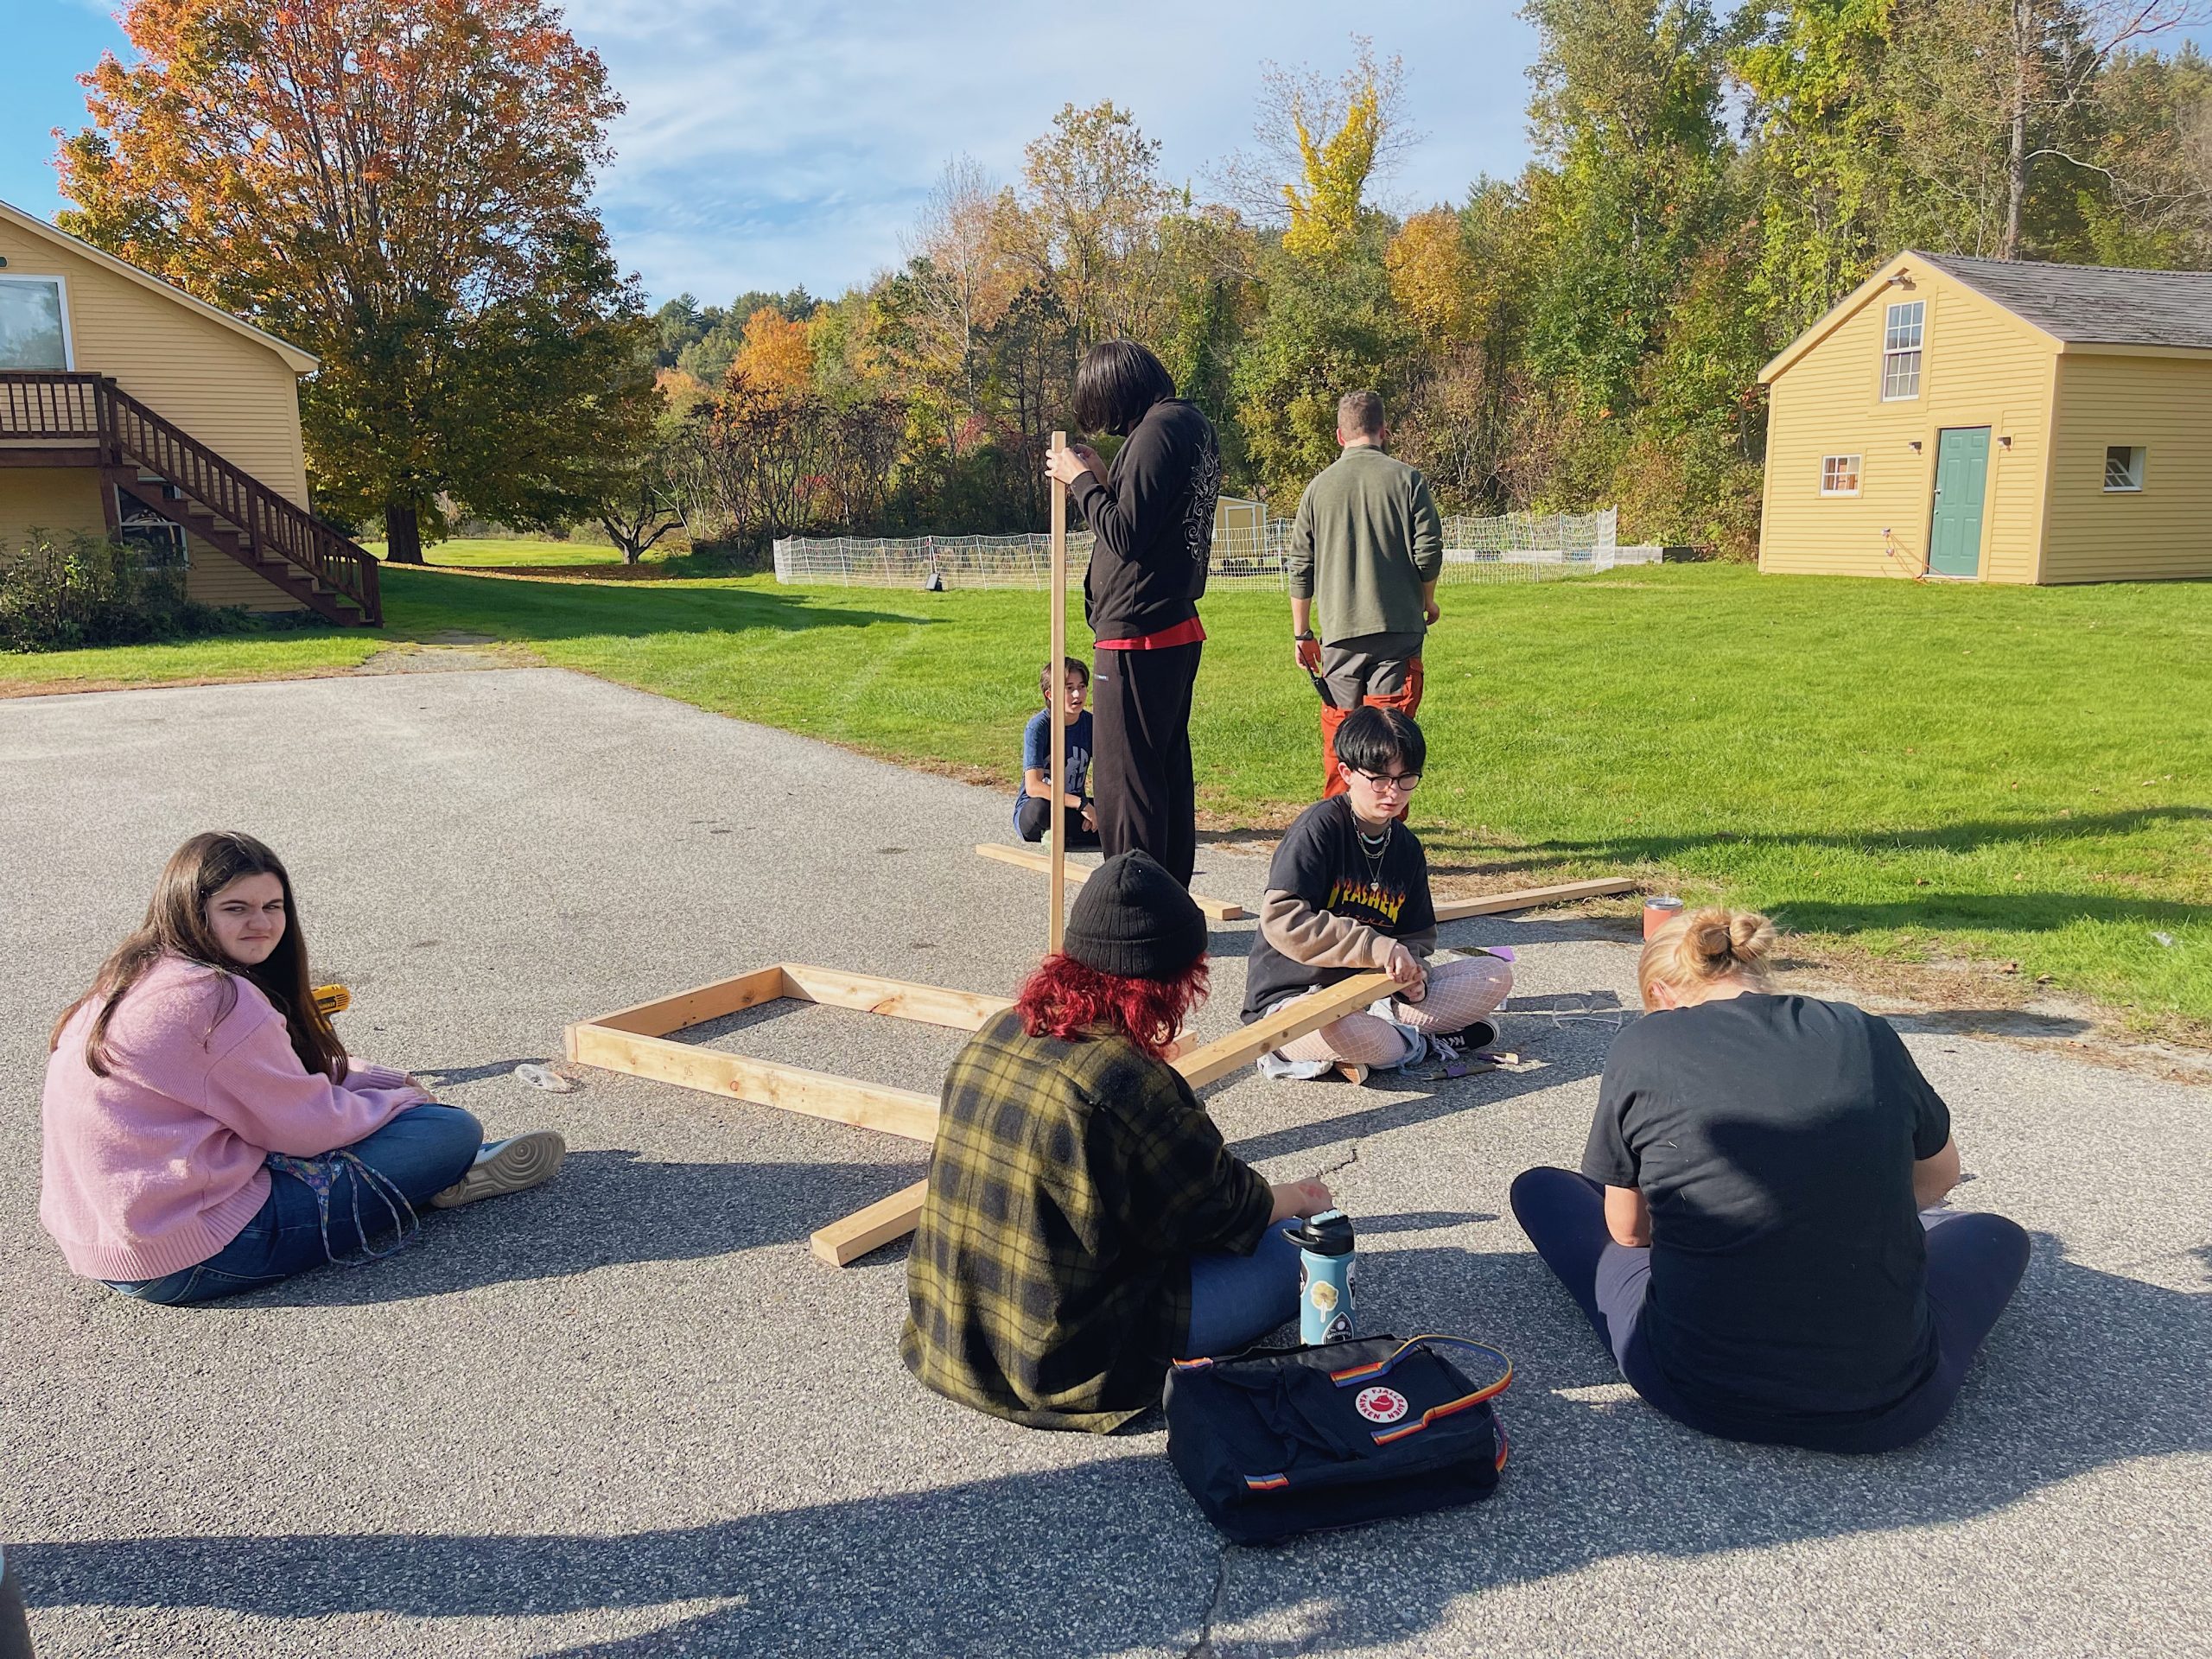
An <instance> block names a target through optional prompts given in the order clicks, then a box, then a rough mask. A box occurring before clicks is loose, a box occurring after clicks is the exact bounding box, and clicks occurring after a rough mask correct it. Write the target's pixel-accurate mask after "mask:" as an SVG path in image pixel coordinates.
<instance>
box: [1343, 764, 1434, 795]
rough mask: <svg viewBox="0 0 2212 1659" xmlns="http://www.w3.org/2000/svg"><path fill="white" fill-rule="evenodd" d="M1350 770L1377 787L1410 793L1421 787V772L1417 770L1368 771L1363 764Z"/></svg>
mask: <svg viewBox="0 0 2212 1659" xmlns="http://www.w3.org/2000/svg"><path fill="white" fill-rule="evenodd" d="M1352 770H1353V771H1354V772H1357V773H1358V774H1359V775H1360V776H1361V777H1363V778H1364V779H1367V781H1368V782H1369V783H1370V784H1372V785H1375V787H1376V788H1377V789H1395V790H1397V791H1400V792H1401V793H1402V794H1407V795H1410V794H1412V793H1413V792H1414V791H1415V790H1417V789H1419V788H1420V787H1421V773H1419V772H1370V771H1368V769H1367V768H1366V767H1364V766H1354V767H1353V768H1352Z"/></svg>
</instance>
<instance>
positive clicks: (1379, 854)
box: [1353, 820, 1397, 887]
mask: <svg viewBox="0 0 2212 1659" xmlns="http://www.w3.org/2000/svg"><path fill="white" fill-rule="evenodd" d="M1356 826H1357V821H1356V820H1355V829H1354V831H1353V833H1354V834H1356V835H1357V836H1358V837H1359V855H1360V857H1361V858H1362V859H1363V860H1364V861H1366V864H1367V885H1368V886H1369V887H1381V886H1382V885H1383V860H1384V859H1385V858H1387V857H1388V856H1389V852H1390V832H1391V831H1392V830H1393V829H1396V828H1397V825H1395V823H1386V824H1384V825H1383V833H1382V834H1381V835H1379V836H1370V835H1369V834H1368V833H1367V831H1366V830H1364V829H1357V827H1356Z"/></svg>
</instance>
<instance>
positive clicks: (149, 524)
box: [115, 490, 192, 570]
mask: <svg viewBox="0 0 2212 1659" xmlns="http://www.w3.org/2000/svg"><path fill="white" fill-rule="evenodd" d="M115 498H116V505H117V506H118V508H119V509H120V522H119V523H118V525H117V526H116V534H115V538H116V540H118V541H119V542H121V543H123V544H124V546H125V547H135V548H137V550H138V554H139V558H140V562H141V563H143V565H144V566H145V568H146V569H149V570H183V569H188V568H189V567H190V566H191V563H192V556H191V554H190V553H189V552H188V550H187V549H186V545H185V539H184V527H183V526H182V525H181V524H173V523H172V522H170V521H169V520H168V519H167V518H162V515H161V514H159V513H158V512H155V511H154V510H153V509H152V508H151V507H149V506H148V505H146V504H145V503H144V502H143V501H141V500H140V499H138V498H137V496H135V495H133V494H131V493H130V491H128V490H118V491H117V492H116V493H115Z"/></svg>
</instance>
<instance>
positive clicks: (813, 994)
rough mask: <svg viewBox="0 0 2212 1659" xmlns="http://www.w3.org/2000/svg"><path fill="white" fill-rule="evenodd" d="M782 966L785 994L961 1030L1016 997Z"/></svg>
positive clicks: (970, 1027)
mask: <svg viewBox="0 0 2212 1659" xmlns="http://www.w3.org/2000/svg"><path fill="white" fill-rule="evenodd" d="M779 972H780V973H781V974H782V976H783V983H784V990H783V994H784V995H785V996H788V997H790V998H791V999H792V1000H793V1001H801V1002H821V1003H826V1004H827V1005H829V1007H837V1008H856V1009H858V1010H859V1011H860V1012H861V1013H862V1014H887V1015H888V1016H889V1017H890V1018H892V1019H893V1020H918V1021H920V1022H921V1023H922V1024H924V1025H930V1026H950V1027H952V1028H953V1029H954V1030H955V1031H977V1030H980V1029H982V1025H983V1022H984V1021H985V1020H988V1019H990V1017H991V1016H992V1015H993V1014H1003V1013H1004V1012H1005V1011H1006V1010H1007V1009H1008V1008H1010V1007H1013V1006H1014V999H1013V998H1012V997H1007V996H985V995H982V993H981V992H979V991H952V990H947V989H946V988H944V986H942V985H916V984H912V983H910V982H907V981H906V980H903V979H879V978H877V977H876V976H874V975H873V974H846V973H840V972H839V971H838V970H837V969H834V968H814V967H810V966H808V965H807V964H805V963H797V962H787V963H785V964H784V965H783V967H782V968H781V969H779Z"/></svg>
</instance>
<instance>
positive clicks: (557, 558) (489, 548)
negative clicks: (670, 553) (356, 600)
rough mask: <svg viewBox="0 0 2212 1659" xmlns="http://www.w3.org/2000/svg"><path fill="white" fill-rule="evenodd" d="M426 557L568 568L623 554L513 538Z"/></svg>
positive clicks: (449, 547) (437, 550)
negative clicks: (570, 565) (563, 566)
mask: <svg viewBox="0 0 2212 1659" xmlns="http://www.w3.org/2000/svg"><path fill="white" fill-rule="evenodd" d="M361 545H362V546H363V547H365V548H366V549H367V550H369V552H370V553H371V554H372V555H374V556H376V557H378V558H379V559H381V558H382V557H384V555H385V545H384V543H382V542H363V543H361ZM660 556H661V550H660V549H659V548H655V549H654V550H652V552H651V553H648V554H646V555H645V557H646V559H647V560H648V561H654V560H657V559H658V558H659V557H660ZM423 558H424V559H425V560H427V561H428V562H429V563H430V564H431V565H432V566H434V567H435V566H437V565H457V566H459V567H461V568H462V569H468V568H471V567H474V566H482V565H493V566H499V565H519V564H533V565H535V564H543V565H568V564H620V563H622V556H621V554H620V553H618V552H617V551H615V550H614V549H613V548H612V547H610V546H608V545H607V543H605V542H543V541H538V540H537V539H535V538H532V537H515V538H513V539H493V538H486V539H483V540H472V541H451V542H440V543H437V544H436V545H435V546H432V547H426V548H424V549H423Z"/></svg>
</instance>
